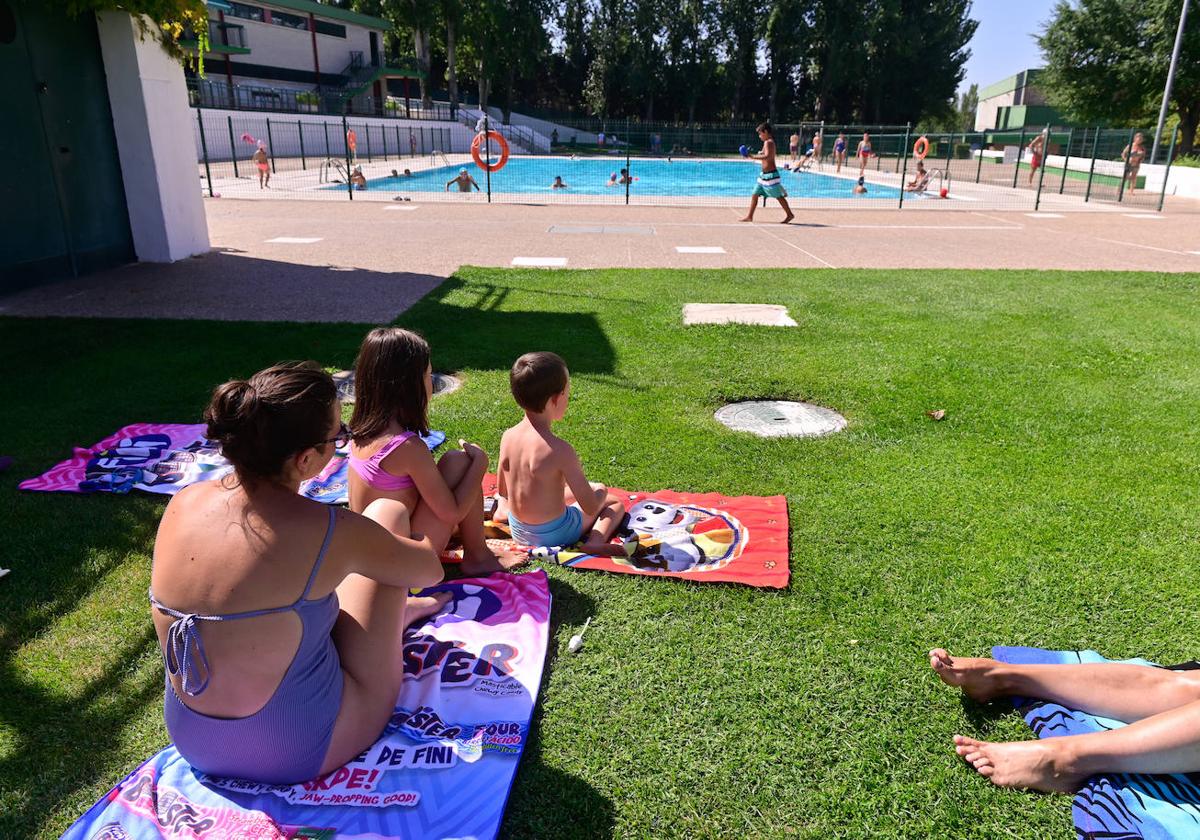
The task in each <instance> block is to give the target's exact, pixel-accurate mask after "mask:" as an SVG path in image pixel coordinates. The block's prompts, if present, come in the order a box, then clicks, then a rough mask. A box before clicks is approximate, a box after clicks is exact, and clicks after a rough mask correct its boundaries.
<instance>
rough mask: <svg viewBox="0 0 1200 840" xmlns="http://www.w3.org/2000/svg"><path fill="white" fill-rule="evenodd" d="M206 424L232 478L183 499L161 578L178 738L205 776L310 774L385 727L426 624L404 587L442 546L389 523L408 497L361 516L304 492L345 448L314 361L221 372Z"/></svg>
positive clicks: (342, 429)
mask: <svg viewBox="0 0 1200 840" xmlns="http://www.w3.org/2000/svg"><path fill="white" fill-rule="evenodd" d="M204 419H205V422H206V423H207V429H206V435H207V437H208V438H209V439H211V440H214V441H216V442H217V444H218V445H219V446H220V449H221V453H222V454H223V455H224V456H225V458H227V459H228V460H229V461H230V463H232V464H233V472H232V473H230V474H229V475H227V476H226V477H225V478H221V479H216V480H213V481H203V482H200V483H197V484H193V485H192V486H190V487H185V488H184V489H183V490H181V491H180V492H179V493H178V495H176V496H174V497H173V498H172V499H171V502H170V503H169V504H168V505H167V508H166V510H165V511H164V513H163V515H162V520H161V522H160V523H159V527H158V535H157V537H156V539H155V543H154V559H153V565H152V568H151V572H150V605H151V613H152V616H153V620H154V630H155V632H156V633H157V635H158V644H159V647H160V648H161V653H162V657H163V661H164V664H165V667H166V679H165V686H164V697H163V703H164V706H163V716H164V718H165V720H166V725H167V732H168V733H169V734H170V736H171V740H173V741H174V742H175V746H176V748H177V749H178V750H179V752H180V754H181V755H182V756H183V758H184V759H185V760H186V761H187V762H188V763H189V764H190V765H191V766H192V768H194V769H195V770H197V771H200V772H203V773H209V774H212V775H214V776H223V777H230V778H241V779H249V780H252V781H256V782H263V783H267V784H295V783H298V782H304V781H308V780H309V779H313V778H316V777H317V776H319V775H321V774H325V773H329V772H331V771H332V770H334V769H336V768H338V767H340V766H342V765H343V764H345V763H346V762H347V761H349V760H350V759H352V758H354V756H356V755H358V754H360V753H361V752H362V751H363V750H365V749H366V748H367V747H369V746H370V745H371V744H372V743H373V742H374V741H375V739H376V738H378V737H379V734H380V732H382V731H383V728H384V726H385V725H386V724H387V723H388V720H389V719H390V718H391V715H392V711H393V708H394V706H395V702H396V697H397V696H398V694H399V691H400V686H401V683H402V681H403V679H404V667H403V662H402V661H401V658H400V655H399V654H400V648H401V645H402V633H403V631H404V627H405V625H406V623H408V622H411V621H414V620H417V619H419V618H421V617H423V616H421V615H420V614H418V613H417V611H415V610H410V609H408V591H409V587H426V586H432V585H434V584H436V583H438V582H439V581H441V580H442V566H441V563H439V562H438V555H437V552H436V551H435V549H434V547H433V546H432V545H431V544H430V542H429V540H427V539H408V538H402V537H395V536H393V535H392V533H391V532H390V531H391V530H394V527H393V526H394V523H395V521H396V520H397V519H400V518H404V519H407V517H408V511H407V510H405V508H404V506H403V505H402V504H399V503H397V502H394V501H392V500H388V499H380V500H377V501H375V502H373V503H372V504H370V505H368V506H367V508H366V509H365V510H364V512H363V513H362V514H361V515H360V514H357V513H352V512H350V511H348V510H345V509H343V508H339V507H335V506H332V505H328V506H327V505H323V504H321V503H319V502H316V501H313V500H311V499H308V498H305V497H304V496H302V495H300V493H299V488H300V484H301V482H303V481H304V480H305V479H310V478H313V477H315V476H317V475H318V474H320V473H321V471H322V470H324V469H325V467H326V466H327V465H328V464H329V462H330V459H332V458H333V455H334V450H335V449H336V448H337V447H338V446H339V445H340V446H345V445H347V444H348V441H349V431H348V430H347V429H346V426H345V424H343V423H342V419H341V402H340V401H339V400H338V393H337V385H336V384H335V383H334V381H333V378H332V377H331V376H330V375H329V374H328V373H326V372H325V371H324V370H322V369H321V367H320V366H319V365H317V364H316V363H315V362H308V363H291V364H282V365H275V366H274V367H270V368H267V369H266V370H263V371H260V372H259V373H256V374H255V375H254V376H252V377H250V379H248V380H235V381H232V382H226V383H225V384H224V385H221V386H220V387H218V388H217V389H216V390H215V391H214V392H213V395H212V399H211V401H210V402H209V405H208V408H207V409H206V410H205V412H204ZM432 611H433V610H428V611H427V612H426V615H428V614H429V613H431V612H432Z"/></svg>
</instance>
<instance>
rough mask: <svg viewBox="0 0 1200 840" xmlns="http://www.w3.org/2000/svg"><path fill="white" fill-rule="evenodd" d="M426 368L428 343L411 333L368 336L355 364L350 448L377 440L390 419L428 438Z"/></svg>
mask: <svg viewBox="0 0 1200 840" xmlns="http://www.w3.org/2000/svg"><path fill="white" fill-rule="evenodd" d="M428 367H429V344H428V343H427V342H426V341H425V339H423V338H421V336H419V335H417V334H416V333H415V332H410V331H409V330H402V329H400V328H399V327H376V328H375V329H373V330H371V331H370V332H369V333H367V337H366V338H364V339H363V343H362V347H360V348H359V350H358V358H357V359H356V360H355V362H354V413H353V414H352V415H351V417H350V434H352V435H353V436H354V442H355V443H357V444H360V445H361V444H364V443H368V442H370V441H372V440H374V439H375V438H377V437H379V436H380V435H381V434H383V432H384V430H385V429H387V427H388V425H389V424H390V423H391V422H392V421H393V420H395V421H396V422H397V423H399V424H400V426H401V427H402V428H404V429H407V430H408V431H410V432H417V433H418V434H421V435H427V434H429V395H428V394H427V393H426V392H425V370H426V368H428Z"/></svg>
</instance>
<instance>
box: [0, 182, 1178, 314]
mask: <svg viewBox="0 0 1200 840" xmlns="http://www.w3.org/2000/svg"><path fill="white" fill-rule="evenodd" d="M395 208H403V210H404V211H405V212H392V211H393V210H394V209H395ZM205 209H206V212H207V215H208V224H209V231H210V236H211V240H212V244H213V251H212V252H211V253H209V254H207V255H205V256H202V257H197V258H193V259H190V260H184V261H182V262H179V263H174V264H171V265H154V264H137V265H132V266H127V267H125V268H120V269H116V270H113V271H108V272H103V273H101V274H95V275H91V276H88V277H84V278H80V279H78V280H67V281H62V282H59V283H53V284H48V285H43V286H38V287H34V288H31V289H26V290H24V291H20V292H17V293H14V294H10V295H7V296H4V297H0V315H12V316H29V317H34V316H72V317H133V318H138V317H147V318H211V319H221V320H253V321H351V322H362V323H378V322H386V321H389V320H391V319H393V318H395V317H396V316H397V315H398V314H399V313H401V312H403V311H404V310H405V309H407V308H408V307H409V306H411V305H412V304H413V303H414V302H415V301H417V300H418V299H420V297H421V296H423V295H424V294H426V293H427V292H428V291H430V290H431V289H433V288H434V287H435V286H436V285H437V284H438V283H439V282H441V280H442V279H443V278H445V277H448V276H449V275H450V274H452V273H453V272H454V271H455V270H457V269H458V268H459V267H460V266H463V265H480V266H505V267H509V266H512V265H513V264H514V260H516V261H518V262H534V263H536V262H539V261H544V262H545V264H548V265H550V264H553V265H560V266H564V267H565V268H567V269H576V268H741V269H746V268H809V269H811V268H825V269H842V268H913V269H922V268H929V269H935V268H960V269H1063V270H1084V269H1104V270H1128V271H1159V272H1195V273H1200V201H1194V200H1189V199H1168V202H1167V209H1166V212H1165V213H1162V214H1157V213H1146V212H1145V211H1144V210H1143V211H1135V210H1132V209H1130V208H1121V209H1111V208H1110V209H1108V210H1106V211H1103V212H1066V211H1062V210H1056V211H1054V212H1053V213H1045V214H1040V213H1039V214H1034V215H1032V216H1031V215H1029V214H1027V213H1026V212H1008V213H1003V212H978V211H966V212H959V213H946V212H944V211H939V210H918V209H905V210H902V211H898V210H841V209H835V210H800V211H798V212H797V217H796V220H795V223H793V224H791V225H788V226H783V225H779V224H777V223H776V222H777V221H778V219H779V218H780V217H781V211H780V210H779V208H778V206H775V205H773V206H770V207H767V208H766V209H762V208H760V209H759V212H758V216H757V221H756V222H755V223H753V224H743V223H739V222H738V221H737V219H738V218H739V216H740V215H741V212H742V211H741V210H739V209H737V208H728V207H724V208H718V207H711V208H674V207H635V206H630V207H625V206H579V205H553V206H545V205H543V206H529V205H506V204H501V205H496V204H493V205H490V206H489V205H486V204H480V203H477V202H459V203H448V202H433V203H422V202H420V201H416V200H414V201H413V202H412V203H396V202H373V201H372V202H359V201H355V202H349V201H346V202H332V203H330V202H315V201H287V200H275V201H269V202H268V201H238V200H230V199H206V200H205ZM272 240H273V241H272ZM680 248H683V249H684V250H682V251H681V250H680ZM550 261H553V262H550ZM755 302H757V303H771V302H772V301H771V295H770V288H769V287H766V286H764V289H763V297H762V299H761V300H759V301H755Z"/></svg>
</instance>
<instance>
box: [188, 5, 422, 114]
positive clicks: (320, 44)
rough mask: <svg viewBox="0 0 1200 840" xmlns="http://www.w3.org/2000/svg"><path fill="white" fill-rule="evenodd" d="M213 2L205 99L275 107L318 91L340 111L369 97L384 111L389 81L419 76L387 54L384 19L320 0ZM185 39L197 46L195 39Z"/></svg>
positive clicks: (328, 107)
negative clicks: (353, 100) (353, 99)
mask: <svg viewBox="0 0 1200 840" xmlns="http://www.w3.org/2000/svg"><path fill="white" fill-rule="evenodd" d="M207 5H208V10H209V21H208V42H209V46H208V51H207V52H206V53H205V57H204V63H205V68H204V69H205V78H204V79H203V80H196V81H197V84H201V85H203V86H204V87H205V88H206V90H207V92H208V93H209V94H211V95H212V98H211V99H210V98H209V97H208V96H206V104H226V105H228V106H229V107H235V108H254V107H264V108H273V107H278V106H279V105H280V104H281V103H280V102H279V100H280V99H288V98H290V97H295V95H296V94H305V95H307V94H316V95H317V97H320V99H321V102H320V104H321V105H322V106H324V107H323V108H322V110H341V109H340V108H337V107H336V105H337V102H338V101H339V100H343V101H344V100H345V99H348V98H350V97H354V96H362V95H366V96H369V97H370V98H371V100H372V101H373V102H374V103H376V107H377V108H378V109H380V110H382V107H383V101H384V100H385V98H386V97H387V95H388V82H389V81H390V80H393V79H395V80H398V81H399V83H400V84H401V85H402V86H406V85H407V84H408V81H409V80H410V79H416V78H417V77H418V74H417V73H416V72H415V71H414V70H413V69H411V68H408V67H404V66H397V65H398V64H400V62H395V61H389V60H388V57H387V55H386V53H385V47H384V39H383V36H384V33H385V32H387V31H388V30H389V29H390V28H391V24H390V23H388V22H387V21H386V20H383V19H382V18H377V17H372V16H370V15H364V14H360V13H358V12H352V11H350V10H348V9H342V8H338V7H337V6H331V5H327V4H325V3H317V2H314V0H267V2H257V1H256V2H237V0H207ZM186 43H187V45H188V46H190V47H191V48H193V49H195V48H196V47H197V39H196V38H194V37H193V38H192V39H190V40H189V41H187V42H186ZM223 98H224V100H225V101H224V102H222V99H223ZM301 101H310V98H309V97H307V96H302V97H301ZM311 101H312V102H313V104H314V106H315V105H316V104H317V100H315V99H312V100H311Z"/></svg>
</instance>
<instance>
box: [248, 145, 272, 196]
mask: <svg viewBox="0 0 1200 840" xmlns="http://www.w3.org/2000/svg"><path fill="white" fill-rule="evenodd" d="M250 160H252V161H254V165H255V166H256V167H258V188H259V189H260V190H261V189H262V188H263V187H266V188H267V189H270V188H271V164H270V163H268V162H267V150H266V148H264V147H263V144H262V143H259V144H258V148H257V149H255V150H254V154H253V155H252V156H251V158H250ZM264 178H265V179H266V180H265V181H264V180H263V179H264Z"/></svg>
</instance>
